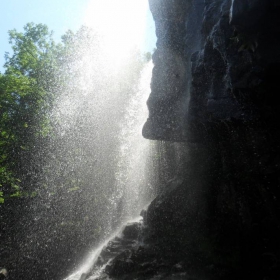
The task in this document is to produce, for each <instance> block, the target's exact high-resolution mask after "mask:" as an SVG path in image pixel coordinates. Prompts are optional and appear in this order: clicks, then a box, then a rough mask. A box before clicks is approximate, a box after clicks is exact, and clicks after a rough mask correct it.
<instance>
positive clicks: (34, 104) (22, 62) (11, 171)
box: [0, 23, 60, 197]
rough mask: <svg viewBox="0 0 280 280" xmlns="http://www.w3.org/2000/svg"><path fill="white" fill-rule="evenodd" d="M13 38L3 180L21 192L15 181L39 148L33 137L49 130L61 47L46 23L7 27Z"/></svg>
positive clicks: (2, 132)
mask: <svg viewBox="0 0 280 280" xmlns="http://www.w3.org/2000/svg"><path fill="white" fill-rule="evenodd" d="M9 42H10V44H11V45H12V50H13V54H12V55H11V56H10V55H9V54H8V53H6V55H5V59H6V63H5V65H4V67H5V73H4V74H0V151H1V157H0V163H1V168H0V180H1V181H0V182H1V185H2V189H3V190H4V191H5V193H7V194H8V195H10V196H11V197H19V196H20V192H19V190H17V191H16V192H15V191H14V186H15V182H16V181H17V182H18V183H19V180H20V179H19V178H21V177H22V174H23V173H25V172H27V169H26V166H27V165H26V164H24V161H25V160H27V159H28V158H29V159H31V158H32V157H33V156H34V153H36V152H37V151H35V150H34V146H35V144H34V143H36V142H37V143H38V142H42V141H44V139H45V138H46V137H47V136H48V134H49V133H50V131H51V127H50V124H49V122H48V112H49V111H50V109H51V107H52V104H53V101H54V93H55V91H54V90H53V89H54V88H55V82H56V80H55V74H56V73H57V71H55V70H56V69H57V68H58V66H57V57H58V55H59V52H60V47H59V46H56V45H55V43H54V41H53V39H52V34H51V32H49V31H48V28H47V26H45V25H43V24H38V25H35V24H33V23H28V24H27V25H26V26H25V27H24V33H21V32H17V31H16V30H11V31H9ZM31 191H32V190H31Z"/></svg>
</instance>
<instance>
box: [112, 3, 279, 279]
mask: <svg viewBox="0 0 280 280" xmlns="http://www.w3.org/2000/svg"><path fill="white" fill-rule="evenodd" d="M149 2H150V9H151V11H152V13H153V17H154V20H155V25H156V35H157V38H158V40H157V49H156V51H155V52H154V54H153V62H154V70H153V77H152V83H151V94H150V97H149V99H148V102H147V105H148V108H149V118H148V120H147V122H146V124H145V125H144V128H143V136H144V137H146V138H148V139H153V140H159V141H168V142H161V145H165V146H166V149H167V150H169V151H170V153H169V159H170V162H175V164H172V166H169V173H170V174H173V176H171V177H170V180H169V181H168V182H167V183H166V184H165V185H164V186H161V189H162V192H161V194H160V195H159V196H158V197H157V198H156V199H155V200H154V201H153V202H152V203H151V205H150V206H149V208H148V210H147V211H146V212H143V213H142V215H143V218H144V227H143V229H142V233H141V236H142V237H143V241H144V243H143V244H144V245H143V246H142V247H141V246H140V247H139V248H138V250H134V251H131V252H130V254H126V255H122V256H120V257H119V258H117V260H116V261H115V262H113V264H112V265H111V270H110V271H111V272H112V271H114V273H115V274H114V273H111V275H113V274H114V275H115V276H116V277H117V278H118V277H121V279H132V278H133V277H134V276H135V275H136V274H137V273H138V274H137V275H138V277H140V278H139V279H227V280H228V279H279V275H280V255H279V246H280V244H279V236H280V228H279V226H280V222H279V214H280V212H279V210H280V209H279V208H280V206H279V198H280V192H279V183H280V177H279V167H280V154H279V151H280V147H279V136H280V127H279V110H278V108H277V107H278V103H277V94H278V92H279V91H280V85H279V81H278V78H279V77H280V17H279V14H280V3H279V1H274V0H204V1H203V0H196V1H194V0H193V1H192V0H189V1H186V0H150V1H149ZM172 153H173V156H172ZM172 159H173V161H172ZM128 263H129V266H128V265H127V264H128ZM125 264H126V265H125ZM135 271H138V272H137V273H136V274H135ZM133 275H134V276H133ZM154 275H157V277H158V278H153V277H154ZM132 276H133V277H132ZM129 277H130V278H129ZM131 277H132V278H131ZM180 277H181V278H180ZM188 277H193V278H188Z"/></svg>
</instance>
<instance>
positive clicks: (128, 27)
mask: <svg viewBox="0 0 280 280" xmlns="http://www.w3.org/2000/svg"><path fill="white" fill-rule="evenodd" d="M147 10H148V1H147V0H91V1H90V2H89V4H88V8H87V12H86V16H85V21H84V24H85V25H87V26H89V27H91V28H93V29H94V31H95V32H96V33H98V34H99V36H100V38H102V39H101V40H102V43H103V42H104V43H103V46H104V50H103V51H104V54H105V55H106V56H107V57H108V59H110V61H112V62H114V64H119V63H121V61H122V60H124V59H125V56H126V54H128V53H129V51H130V50H131V49H132V48H135V47H136V48H139V49H141V47H142V45H143V43H144V42H143V41H144V38H145V27H146V13H147Z"/></svg>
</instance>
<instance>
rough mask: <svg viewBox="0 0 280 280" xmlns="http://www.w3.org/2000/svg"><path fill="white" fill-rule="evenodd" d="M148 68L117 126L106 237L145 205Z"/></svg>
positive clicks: (72, 279)
mask: <svg viewBox="0 0 280 280" xmlns="http://www.w3.org/2000/svg"><path fill="white" fill-rule="evenodd" d="M152 68H153V64H152V62H150V63H149V64H147V65H146V66H145V67H144V69H143V71H142V73H141V78H140V81H139V84H138V85H136V86H135V87H136V88H135V91H134V92H135V94H134V95H131V96H130V99H129V102H128V106H127V108H126V111H125V112H124V117H123V119H122V122H121V123H120V133H119V136H118V142H119V144H118V147H119V148H118V156H117V158H118V159H117V166H116V167H115V170H116V171H115V180H116V183H115V190H114V191H113V193H112V196H111V197H110V204H111V205H112V206H113V207H112V208H111V209H109V212H110V213H108V215H109V216H110V217H111V224H110V221H109V222H108V229H107V235H108V232H110V231H111V233H112V230H113V224H114V222H115V220H118V221H119V222H118V223H117V225H115V226H118V225H120V224H124V223H126V222H128V221H129V220H131V219H132V218H135V217H137V216H139V212H140V210H141V208H142V207H143V206H144V205H146V204H147V202H148V201H146V199H145V193H146V191H147V186H149V185H150V184H149V182H148V180H147V178H146V163H147V162H146V160H147V156H148V153H149V152H150V147H149V141H148V140H145V139H144V138H143V137H142V135H141V131H142V127H143V124H144V122H145V120H146V118H147V117H148V111H147V109H146V100H147V98H148V95H149V93H150V80H151V73H152ZM120 231H121V230H118V231H117V232H115V233H114V234H110V237H109V238H108V239H106V241H105V242H102V243H101V244H100V245H99V246H98V247H97V248H95V249H94V250H93V251H92V252H91V253H90V254H89V255H88V257H87V258H86V260H85V261H84V263H83V265H82V266H81V268H80V269H78V271H77V272H76V273H74V274H73V275H71V276H69V277H68V278H66V280H78V279H80V278H81V276H82V274H83V273H87V272H89V271H90V269H91V268H92V266H93V265H94V263H95V262H96V260H97V258H98V255H99V254H100V252H101V250H102V248H103V247H104V246H105V245H106V244H107V242H108V241H109V240H110V239H111V238H112V237H113V236H116V235H117V234H119V233H120ZM104 234H105V233H104ZM92 279H94V278H92Z"/></svg>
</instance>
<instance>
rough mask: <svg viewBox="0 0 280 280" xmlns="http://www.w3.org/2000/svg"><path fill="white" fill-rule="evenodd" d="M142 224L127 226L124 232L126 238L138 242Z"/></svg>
mask: <svg viewBox="0 0 280 280" xmlns="http://www.w3.org/2000/svg"><path fill="white" fill-rule="evenodd" d="M139 231H140V223H130V224H127V225H126V226H125V228H124V230H123V232H122V234H123V236H124V238H127V239H134V240H136V239H137V238H138V236H139V233H140V232H139Z"/></svg>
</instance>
